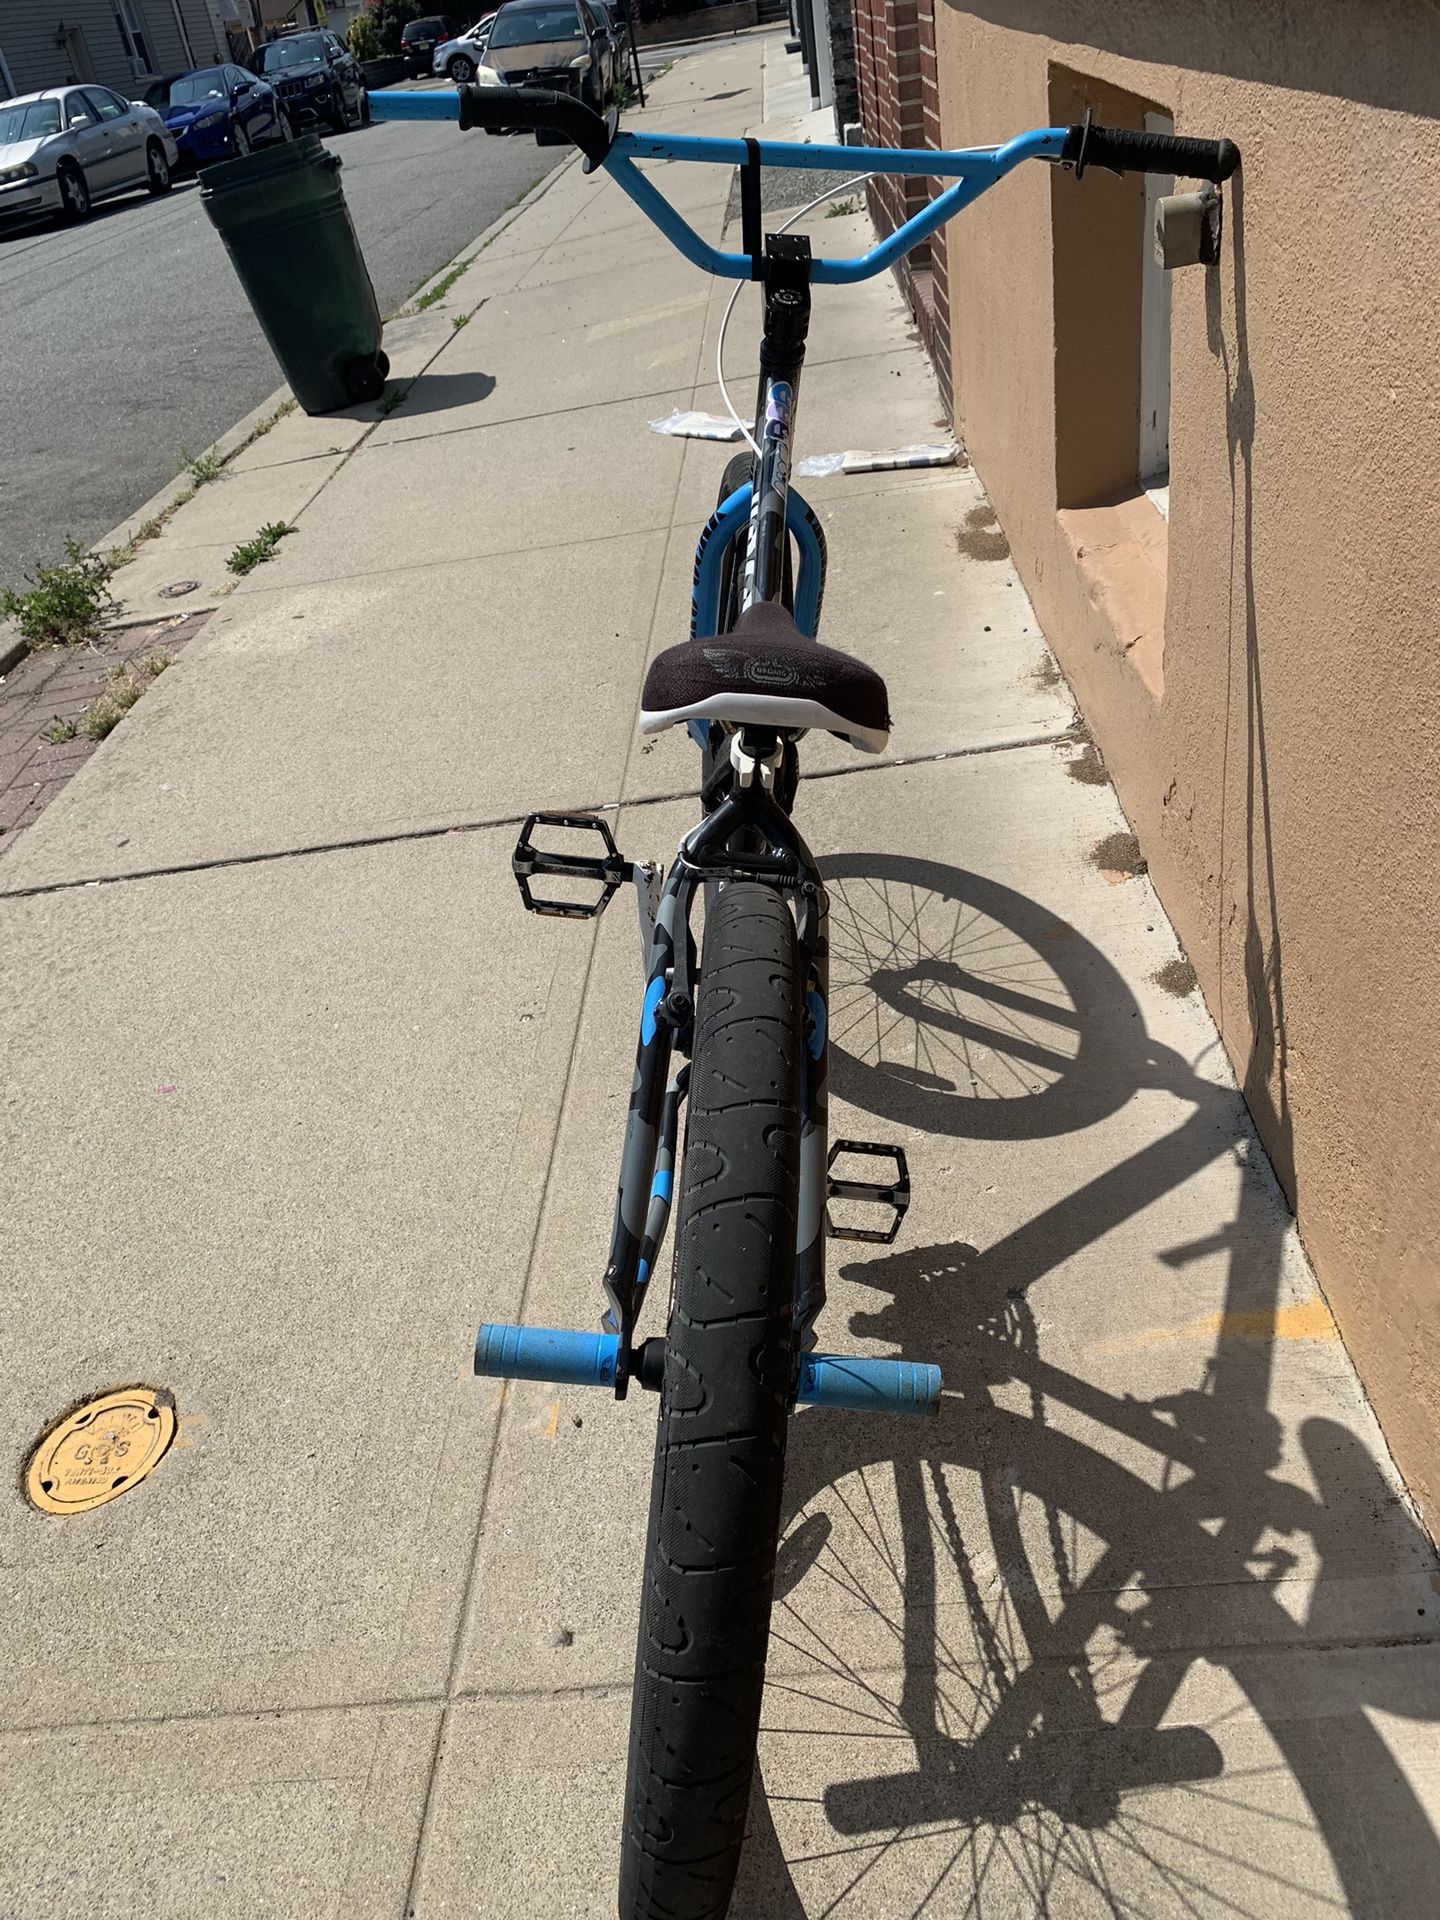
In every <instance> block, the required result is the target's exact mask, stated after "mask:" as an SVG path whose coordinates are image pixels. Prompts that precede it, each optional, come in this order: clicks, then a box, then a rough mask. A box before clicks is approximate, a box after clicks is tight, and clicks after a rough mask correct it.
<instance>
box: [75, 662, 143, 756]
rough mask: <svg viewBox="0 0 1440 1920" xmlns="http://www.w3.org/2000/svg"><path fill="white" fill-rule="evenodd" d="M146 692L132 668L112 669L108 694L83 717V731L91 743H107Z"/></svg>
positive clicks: (106, 678) (87, 708)
mask: <svg viewBox="0 0 1440 1920" xmlns="http://www.w3.org/2000/svg"><path fill="white" fill-rule="evenodd" d="M142 691H143V689H142V688H141V685H140V682H139V681H138V680H137V679H136V678H135V676H134V675H133V674H132V673H131V672H130V669H129V668H128V667H111V669H110V671H109V672H108V673H107V674H106V676H105V688H104V691H103V692H102V693H100V694H99V695H98V696H97V697H96V698H95V699H94V700H92V701H91V702H90V704H89V706H88V707H86V709H85V711H84V712H83V713H82V714H81V716H80V728H79V730H80V732H81V733H83V734H84V735H85V737H86V738H87V739H88V740H103V739H104V738H105V736H106V735H107V734H109V733H113V732H114V731H115V729H116V727H118V726H119V724H120V722H121V721H122V720H123V719H124V718H125V715H126V714H127V713H128V712H129V711H130V709H131V707H133V706H134V704H135V702H136V701H137V700H138V699H139V698H140V695H141V692H142Z"/></svg>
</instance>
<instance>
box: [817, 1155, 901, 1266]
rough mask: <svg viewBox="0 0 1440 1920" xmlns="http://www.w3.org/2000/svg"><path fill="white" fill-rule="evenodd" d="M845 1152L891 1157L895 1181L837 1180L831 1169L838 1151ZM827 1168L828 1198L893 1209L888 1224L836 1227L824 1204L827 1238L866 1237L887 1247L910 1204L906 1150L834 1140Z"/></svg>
mask: <svg viewBox="0 0 1440 1920" xmlns="http://www.w3.org/2000/svg"><path fill="white" fill-rule="evenodd" d="M846 1153H863V1154H868V1155H869V1156H870V1157H871V1158H872V1159H879V1160H893V1161H894V1163H895V1178H894V1180H893V1181H891V1182H890V1183H889V1184H888V1185H887V1184H886V1183H885V1182H884V1181H880V1180H837V1179H836V1177H835V1175H834V1173H833V1171H831V1169H833V1168H834V1165H835V1162H836V1160H837V1159H839V1157H840V1156H841V1154H846ZM826 1171H827V1174H828V1176H829V1177H828V1179H827V1182H826V1188H827V1193H826V1197H827V1199H829V1200H859V1201H862V1202H864V1203H865V1204H866V1205H869V1206H876V1207H893V1208H894V1210H895V1217H894V1219H893V1220H892V1221H891V1222H890V1224H889V1226H888V1227H837V1226H836V1225H835V1222H834V1221H833V1219H832V1218H831V1217H830V1210H829V1207H828V1206H827V1207H826V1210H825V1230H826V1232H827V1233H828V1235H829V1237H830V1238H831V1239H832V1240H868V1241H870V1242H872V1243H873V1244H874V1245H876V1246H882V1247H888V1246H889V1245H890V1244H891V1243H892V1241H893V1240H894V1239H895V1236H896V1235H897V1234H898V1233H899V1231H900V1222H901V1221H902V1220H903V1219H904V1218H905V1213H906V1209H907V1208H908V1207H909V1205H910V1167H909V1163H908V1162H907V1160H906V1158H905V1149H904V1148H903V1147H888V1146H882V1145H880V1144H878V1143H877V1142H875V1141H873V1140H836V1141H835V1142H834V1143H833V1144H832V1146H831V1148H830V1158H829V1160H828V1162H827V1163H826Z"/></svg>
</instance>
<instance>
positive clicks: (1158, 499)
mask: <svg viewBox="0 0 1440 1920" xmlns="http://www.w3.org/2000/svg"><path fill="white" fill-rule="evenodd" d="M1145 131H1146V132H1147V133H1174V131H1175V122H1174V121H1173V120H1172V119H1171V117H1170V115H1169V114H1168V113H1154V112H1151V113H1147V114H1146V115H1145ZM1174 191H1175V181H1174V179H1173V177H1172V176H1170V175H1167V174H1159V173H1147V174H1146V175H1145V221H1144V225H1143V226H1142V228H1141V231H1140V459H1139V464H1138V466H1137V468H1136V474H1137V477H1138V479H1139V481H1140V484H1141V486H1142V487H1143V488H1144V489H1145V492H1146V493H1147V494H1148V495H1149V497H1150V499H1151V501H1152V502H1153V503H1154V505H1155V506H1156V507H1158V508H1159V510H1160V511H1161V513H1163V514H1164V515H1165V517H1166V518H1167V519H1168V518H1169V516H1170V276H1169V274H1168V273H1167V272H1166V271H1165V269H1164V267H1162V266H1161V264H1160V262H1159V261H1158V260H1157V259H1156V258H1155V241H1154V235H1155V208H1156V205H1157V203H1158V202H1159V201H1160V200H1162V199H1163V198H1164V196H1165V195H1166V194H1169V193H1173V192H1174Z"/></svg>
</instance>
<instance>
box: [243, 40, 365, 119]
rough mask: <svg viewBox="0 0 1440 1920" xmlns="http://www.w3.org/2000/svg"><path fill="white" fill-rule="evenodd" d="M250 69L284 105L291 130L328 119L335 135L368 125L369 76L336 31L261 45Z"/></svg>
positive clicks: (253, 56)
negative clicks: (265, 80)
mask: <svg viewBox="0 0 1440 1920" xmlns="http://www.w3.org/2000/svg"><path fill="white" fill-rule="evenodd" d="M250 65H251V68H252V69H253V70H254V72H256V73H259V74H263V75H264V77H265V79H267V80H268V81H269V82H270V84H271V86H272V87H273V88H274V89H275V91H276V92H277V93H278V94H279V96H280V98H281V99H282V100H283V101H284V103H285V111H286V113H287V114H288V115H289V117H290V123H291V125H292V126H295V127H303V126H309V125H310V124H311V123H312V122H314V121H316V120H323V121H324V122H325V124H326V126H328V127H330V128H331V129H332V130H333V131H334V132H335V133H344V131H345V129H346V128H347V127H348V126H352V125H354V124H355V123H356V122H357V121H358V123H359V124H360V125H361V126H362V127H368V126H369V124H370V96H369V95H368V94H367V93H366V91H365V75H364V72H363V71H362V69H361V66H360V62H359V61H358V60H357V59H356V58H355V56H354V54H353V53H349V52H347V50H346V49H345V48H344V47H342V46H341V44H340V42H339V41H338V40H337V39H336V38H335V36H334V34H333V33H328V32H326V31H325V30H324V29H323V28H321V29H316V30H315V31H313V32H310V33H287V34H285V35H284V37H283V38H282V39H279V40H271V41H268V42H267V43H266V45H265V46H263V47H257V48H256V49H255V51H254V53H252V54H251V56H250Z"/></svg>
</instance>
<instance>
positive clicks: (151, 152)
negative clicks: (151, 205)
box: [145, 140, 174, 194]
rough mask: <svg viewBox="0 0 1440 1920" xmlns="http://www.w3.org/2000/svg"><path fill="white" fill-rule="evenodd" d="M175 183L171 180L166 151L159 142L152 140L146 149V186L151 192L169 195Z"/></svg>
mask: <svg viewBox="0 0 1440 1920" xmlns="http://www.w3.org/2000/svg"><path fill="white" fill-rule="evenodd" d="M173 184H174V183H173V182H172V180H171V178H170V162H169V161H168V160H167V159H166V158H165V149H164V148H163V147H162V146H161V144H160V142H159V141H158V140H152V141H151V142H150V144H149V146H148V147H147V148H146V149H145V185H146V188H147V190H148V191H149V192H151V193H155V194H160V193H169V191H170V188H171V186H172V185H173Z"/></svg>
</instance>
